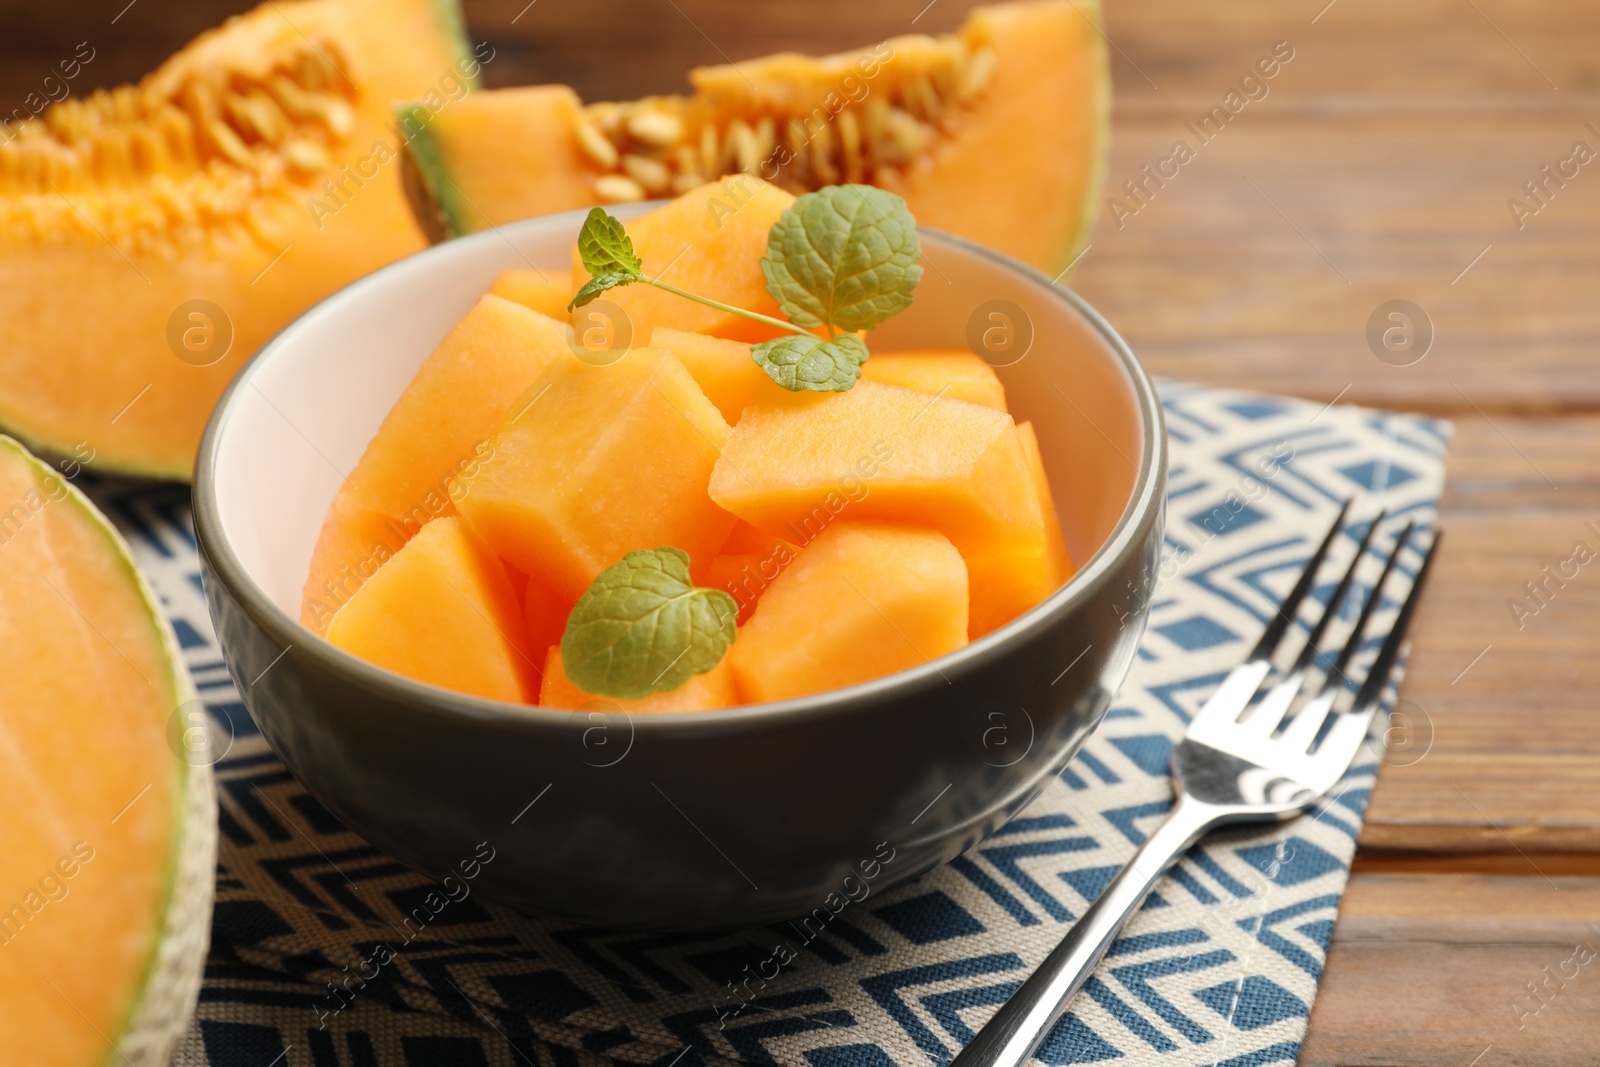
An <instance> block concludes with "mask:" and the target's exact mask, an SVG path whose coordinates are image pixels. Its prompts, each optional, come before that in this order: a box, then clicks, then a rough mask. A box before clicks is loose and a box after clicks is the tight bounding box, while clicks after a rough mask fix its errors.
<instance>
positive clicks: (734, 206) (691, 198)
mask: <svg viewBox="0 0 1600 1067" xmlns="http://www.w3.org/2000/svg"><path fill="white" fill-rule="evenodd" d="M793 203H794V197H793V196H792V195H790V194H789V193H786V192H784V191H783V190H782V189H779V188H778V187H777V186H775V185H768V184H767V183H766V182H764V181H762V180H761V179H760V178H756V177H753V176H751V175H749V174H732V175H729V176H728V177H726V178H723V179H721V180H720V181H714V182H708V183H706V184H705V185H702V186H700V187H699V188H697V189H693V190H690V191H689V192H687V193H685V194H683V195H682V196H680V197H678V198H677V199H676V200H672V201H670V202H668V203H667V204H664V205H663V206H661V207H659V208H656V209H655V210H654V211H652V212H650V213H649V214H646V215H641V216H640V217H638V218H636V219H633V220H631V221H629V222H628V223H626V229H627V231H628V236H629V237H630V238H632V240H633V248H634V251H635V252H636V253H637V254H638V256H639V258H640V260H641V261H642V262H643V264H644V273H645V274H646V275H648V276H650V277H659V278H660V279H661V280H662V281H663V282H667V283H669V284H671V285H674V286H676V287H678V288H679V289H685V290H687V291H689V292H691V293H694V294H696V295H698V296H705V297H710V298H711V299H713V300H720V301H721V302H723V303H724V304H731V305H732V306H734V307H736V308H744V309H746V310H748V311H755V312H759V313H761V314H763V315H769V316H772V317H774V318H782V317H783V316H782V312H780V311H779V310H778V305H777V303H776V302H775V301H774V300H773V299H772V294H770V293H768V292H767V279H766V276H765V275H763V274H762V273H761V257H762V256H764V255H765V254H766V251H767V233H768V231H769V230H771V229H772V224H773V223H775V222H777V221H778V216H779V215H781V214H783V212H784V209H785V208H787V207H789V205H791V204H793ZM572 273H573V276H574V277H575V278H578V279H580V280H582V281H587V280H588V278H589V272H588V271H586V270H585V269H584V267H583V260H582V259H581V258H580V257H579V255H578V251H577V248H576V247H574V248H573V251H572ZM604 299H606V300H609V301H612V302H613V303H615V304H617V305H618V306H619V307H621V308H622V310H623V312H624V313H625V314H626V315H627V317H628V319H629V322H630V325H631V327H632V332H633V336H634V337H636V338H639V339H641V340H642V339H644V338H647V337H649V336H650V334H651V332H652V331H653V330H654V329H655V328H656V327H657V326H672V327H674V328H676V329H679V330H689V331H692V332H695V333H707V334H714V335H716V336H718V337H732V338H735V339H737V340H743V341H761V340H765V339H766V338H768V337H775V336H777V335H778V334H780V333H783V332H784V331H782V330H780V329H778V328H776V327H772V326H765V325H762V324H761V323H759V322H755V321H753V320H751V319H748V318H745V317H744V316H742V315H734V314H731V313H729V312H726V311H719V310H717V309H716V308H711V307H707V306H706V305H704V304H700V303H696V302H694V301H691V300H686V299H685V298H683V297H681V296H677V295H674V294H672V293H669V292H667V291H666V290H664V289H658V288H656V287H655V286H653V285H643V284H634V285H629V286H625V287H622V288H617V289H609V290H607V291H606V292H605V294H604ZM578 310H579V312H580V313H581V311H582V309H581V308H580V309H578Z"/></svg>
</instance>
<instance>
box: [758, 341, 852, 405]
mask: <svg viewBox="0 0 1600 1067" xmlns="http://www.w3.org/2000/svg"><path fill="white" fill-rule="evenodd" d="M750 358H752V359H754V360H755V361H756V362H757V363H759V364H761V369H762V370H764V371H766V372H767V377H768V378H771V379H772V380H773V381H775V382H777V383H778V384H779V385H781V386H783V387H784V388H785V389H789V390H791V391H794V392H799V391H800V390H801V389H814V390H816V391H817V392H830V391H831V392H835V393H842V392H844V390H846V389H848V388H850V387H851V386H852V385H854V384H856V379H857V378H859V377H861V364H863V363H865V362H866V361H867V346H866V345H864V344H862V343H861V339H860V338H859V337H856V336H854V335H853V334H848V333H841V334H840V335H839V336H837V337H835V338H833V340H831V341H830V340H826V339H825V338H821V337H817V336H814V335H812V334H806V335H804V336H800V335H795V334H791V335H790V336H787V337H779V338H775V339H774V340H771V341H762V342H761V343H760V344H758V345H756V346H755V347H754V348H752V349H751V350H750Z"/></svg>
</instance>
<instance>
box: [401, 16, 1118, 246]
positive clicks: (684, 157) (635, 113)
mask: <svg viewBox="0 0 1600 1067" xmlns="http://www.w3.org/2000/svg"><path fill="white" fill-rule="evenodd" d="M1099 22H1100V7H1099V4H1098V2H1096V0H1081V2H1080V0H1023V2H1020V3H1008V4H996V5H993V6H986V7H977V8H974V9H973V10H972V12H971V14H970V15H969V16H968V18H967V21H966V22H965V24H964V25H963V26H962V27H961V28H960V29H959V30H957V31H956V32H955V33H952V34H945V35H943V36H938V37H931V36H924V35H916V36H905V37H896V38H892V39H890V40H888V41H885V42H882V43H880V44H878V45H877V46H875V47H873V48H869V49H864V50H862V51H860V52H854V53H844V54H840V55H834V56H825V57H821V58H816V59H813V58H809V57H805V56H800V55H795V54H793V53H784V54H780V55H775V56H769V57H767V58H765V59H755V60H750V61H746V62H741V63H739V64H737V65H736V66H735V65H730V66H719V67H704V68H700V69H697V70H693V71H690V73H689V81H690V83H691V85H692V86H693V88H694V92H693V93H692V94H691V95H687V96H657V97H647V98H645V99H643V100H637V101H631V102H628V103H599V104H589V105H587V106H585V105H583V104H582V103H581V102H580V101H579V100H578V98H577V96H576V95H575V94H574V93H573V91H572V90H571V89H569V88H568V87H566V86H563V85H546V86H530V87H525V88H519V89H502V90H496V91H493V92H486V93H479V94H477V95H475V96H473V97H471V98H469V99H467V100H465V101H463V102H462V104H461V106H459V107H453V108H450V109H447V110H445V111H443V112H439V113H437V114H433V115H431V116H428V117H426V119H425V121H420V122H419V125H420V126H421V127H422V132H421V133H420V134H419V135H418V136H417V137H416V138H414V139H413V140H412V142H411V143H410V144H409V145H408V147H407V150H406V156H405V160H404V163H405V172H406V181H407V192H408V194H409V195H410V197H411V200H412V206H413V209H414V210H415V211H416V213H417V218H418V221H419V222H420V224H421V225H422V227H423V229H424V230H425V231H426V232H427V233H428V234H429V236H431V237H432V238H433V239H434V240H442V239H444V238H446V237H452V236H457V235H459V234H463V233H470V232H473V231H475V230H481V229H486V228H489V227H491V226H497V225H500V224H502V223H506V222H512V221H514V220H516V219H522V218H530V217H532V216H535V215H542V214H547V213H550V212H555V211H564V210H568V209H570V208H578V207H589V206H593V205H596V204H604V203H618V202H626V201H631V200H643V199H646V198H649V197H661V196H669V195H677V194H681V193H683V192H686V191H687V190H689V189H692V188H695V187H696V186H698V185H700V184H703V183H704V182H707V181H712V180H715V179H718V178H721V177H724V176H726V175H730V174H737V173H746V174H750V175H754V176H755V177H759V178H762V179H763V180H765V181H768V182H772V183H774V184H776V185H779V186H781V187H783V188H785V189H787V190H789V191H790V192H792V193H800V192H804V191H807V190H811V189H816V188H820V187H822V186H824V185H833V184H838V183H840V182H869V183H872V184H875V185H879V186H882V187H883V188H885V189H890V190H893V191H894V192H896V193H899V194H900V195H901V196H903V197H905V200H906V203H907V205H909V207H910V208H911V212H912V214H913V215H915V216H916V218H917V221H918V222H920V223H922V224H924V225H927V226H934V227H938V228H940V229H944V230H949V231H951V232H952V233H957V234H960V235H962V236H963V237H969V238H971V239H973V240H976V241H978V242H980V243H982V244H986V245H988V246H990V247H991V248H995V249H998V250H999V251H1001V252H1005V253H1008V254H1010V255H1012V256H1015V257H1016V258H1018V259H1020V260H1022V261H1023V262H1025V263H1030V264H1032V265H1034V266H1036V267H1039V268H1041V269H1043V270H1047V271H1050V272H1051V273H1054V272H1056V271H1057V270H1060V269H1061V268H1062V267H1063V266H1064V265H1065V264H1068V263H1070V262H1071V261H1072V258H1073V257H1074V256H1075V255H1076V254H1077V252H1078V250H1079V248H1080V247H1081V246H1082V243H1083V240H1084V235H1085V233H1086V232H1087V230H1088V226H1089V223H1090V222H1091V221H1092V218H1093V213H1094V208H1095V204H1096V202H1097V198H1098V193H1099V188H1100V182H1101V179H1102V174H1103V170H1104V161H1105V151H1106V142H1107V132H1108V128H1109V114H1110V99H1111V88H1110V85H1111V83H1110V76H1109V74H1108V71H1107V64H1106V46H1105V38H1104V37H1103V36H1102V34H1101V31H1100V27H1099ZM402 114H404V115H406V116H407V117H408V118H411V119H413V121H417V120H416V116H415V115H414V113H413V112H412V111H411V110H410V109H402Z"/></svg>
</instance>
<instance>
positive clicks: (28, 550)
mask: <svg viewBox="0 0 1600 1067" xmlns="http://www.w3.org/2000/svg"><path fill="white" fill-rule="evenodd" d="M0 502H3V507H4V510H3V511H0V803H3V804H4V806H5V810H6V811H7V812H8V815H7V817H6V819H5V820H4V828H3V829H0V844H3V847H0V887H3V888H0V894H3V895H0V1049H4V1050H5V1051H4V1054H3V1056H0V1058H3V1059H4V1060H5V1061H6V1062H7V1063H16V1064H28V1065H29V1067H89V1065H98V1064H132V1065H134V1067H158V1065H164V1064H166V1063H167V1059H168V1057H169V1056H170V1055H171V1052H172V1048H173V1046H174V1044H175V1043H176V1041H177V1040H178V1038H179V1037H180V1036H181V1035H182V1033H183V1031H184V1027H185V1025H186V1021H187V1017H188V1015H189V1012H190V1011H191V1010H192V1009H193V1007H194V1002H195V997H196V995H197V994H198V992H199V988H200V976H201V969H202V966H203V964H204V962H205V952H206V941H207V937H208V934H209V930H210V915H211V895H212V885H213V879H214V875H215V865H216V795H215V790H214V787H213V784H212V776H211V769H210V764H209V762H208V760H207V759H206V758H203V757H200V756H199V754H198V753H195V752H192V751H191V750H190V749H186V748H185V747H184V744H183V741H184V736H185V735H184V733H183V730H184V729H186V728H189V727H192V726H193V725H195V724H196V723H197V722H199V721H203V717H204V715H205V712H204V710H203V709H202V707H201V705H200V703H199V701H198V699H197V698H196V696H195V693H194V690H193V687H192V686H191V684H190V682H189V676H188V673H187V671H186V670H185V668H184V666H183V662H182V660H181V659H180V658H179V654H178V645H177V641H176V640H175V639H174V637H173V635H172V630H171V628H170V627H169V625H168V624H167V622H166V620H165V619H164V618H163V616H162V614H161V611H160V608H159V606H158V605H157V602H156V599H155V596H154V594H152V593H151V591H150V590H149V588H148V587H147V586H146V585H145V584H144V581H143V580H142V579H141V578H140V577H139V574H138V572H137V571H136V570H135V569H134V566H133V562H132V560H130V559H129V557H128V550H127V546H126V545H125V544H123V542H122V539H121V538H120V537H118V536H117V534H116V532H115V531H114V530H113V529H112V528H111V526H110V524H109V523H107V522H106V521H105V519H104V518H103V517H102V516H101V515H100V514H99V513H98V512H97V511H96V510H95V509H94V506H93V505H92V504H90V503H89V502H88V500H86V499H85V498H84V497H83V496H82V494H80V493H79V492H78V491H77V490H76V489H74V488H72V487H71V486H69V485H68V484H67V483H66V482H65V481H64V480H63V479H62V478H61V477H59V476H58V475H57V474H56V473H55V472H54V471H52V470H51V469H50V468H48V467H46V466H45V465H44V464H42V463H40V462H39V461H37V460H35V459H33V458H32V457H31V456H29V455H28V453H27V452H26V451H25V450H24V449H23V448H22V447H21V446H20V445H19V444H17V442H15V441H13V440H11V439H10V438H4V437H0ZM175 726H176V728H174V727H175ZM184 755H187V756H188V758H187V759H186V758H184Z"/></svg>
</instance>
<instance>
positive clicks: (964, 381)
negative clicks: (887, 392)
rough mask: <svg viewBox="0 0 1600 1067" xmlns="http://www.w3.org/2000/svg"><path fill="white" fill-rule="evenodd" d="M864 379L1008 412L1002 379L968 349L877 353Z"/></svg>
mask: <svg viewBox="0 0 1600 1067" xmlns="http://www.w3.org/2000/svg"><path fill="white" fill-rule="evenodd" d="M762 377H766V375H765V374H764V373H763V375H762ZM861 377H863V378H865V379H867V380H868V381H871V382H882V383H883V384H885V385H898V386H902V387H904V388H906V389H915V390H916V391H917V392H919V393H929V394H932V395H933V396H943V397H948V398H949V399H951V400H965V401H966V402H967V403H969V404H982V405H983V406H984V407H986V408H994V409H995V410H996V411H1005V410H1006V390H1005V386H1003V385H1001V384H1000V377H999V375H997V374H995V372H994V368H993V367H991V366H989V364H988V363H986V362H984V360H983V359H982V358H981V357H979V356H976V355H974V354H973V353H972V352H970V351H968V350H967V349H965V348H935V349H928V350H926V351H917V352H874V353H873V355H872V358H871V359H869V360H867V362H866V363H864V364H862V367H861Z"/></svg>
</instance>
